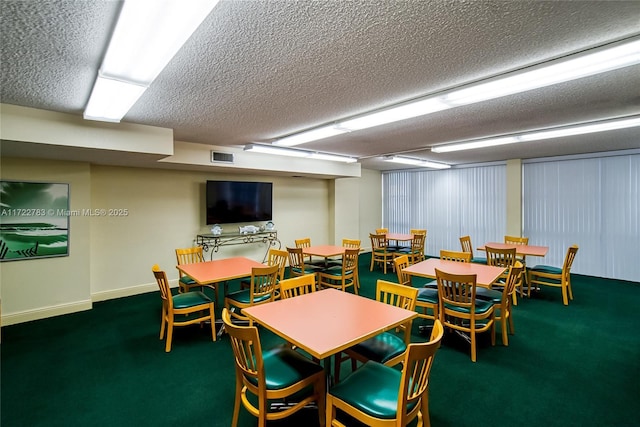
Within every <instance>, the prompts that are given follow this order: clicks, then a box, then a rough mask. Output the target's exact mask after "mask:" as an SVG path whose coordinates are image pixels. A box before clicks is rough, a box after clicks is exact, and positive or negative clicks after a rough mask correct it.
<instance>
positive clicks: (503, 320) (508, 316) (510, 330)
mask: <svg viewBox="0 0 640 427" xmlns="http://www.w3.org/2000/svg"><path fill="white" fill-rule="evenodd" d="M523 271H524V266H523V265H522V263H521V262H520V261H516V262H515V264H514V265H513V266H512V267H511V268H509V274H508V275H507V280H506V281H505V285H504V287H503V288H502V291H498V290H496V289H486V288H481V287H479V288H477V289H476V298H478V299H483V300H488V301H491V302H492V303H493V306H494V310H495V316H494V320H495V321H496V322H500V326H501V331H502V344H503V345H504V346H508V345H509V334H510V335H513V334H514V333H515V327H514V326H513V309H512V300H513V297H512V294H513V293H514V292H515V291H516V286H517V284H518V283H521V282H522V275H523Z"/></svg>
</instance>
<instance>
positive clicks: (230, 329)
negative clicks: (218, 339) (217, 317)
mask: <svg viewBox="0 0 640 427" xmlns="http://www.w3.org/2000/svg"><path fill="white" fill-rule="evenodd" d="M222 321H223V322H224V328H225V331H226V332H227V333H228V335H229V338H230V340H231V348H232V349H233V356H234V359H235V363H236V369H238V370H240V371H241V372H242V375H243V376H245V377H248V378H251V377H253V378H255V379H256V380H257V382H258V383H259V384H264V382H265V379H264V369H263V366H264V365H263V360H262V347H261V345H260V338H259V336H258V328H256V327H255V326H237V325H234V324H233V322H232V321H231V315H230V314H229V310H227V309H226V308H224V309H222Z"/></svg>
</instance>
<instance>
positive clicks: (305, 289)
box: [280, 274, 316, 299]
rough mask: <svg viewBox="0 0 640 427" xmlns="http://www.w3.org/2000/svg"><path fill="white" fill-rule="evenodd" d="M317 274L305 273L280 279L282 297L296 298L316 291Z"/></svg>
mask: <svg viewBox="0 0 640 427" xmlns="http://www.w3.org/2000/svg"><path fill="white" fill-rule="evenodd" d="M315 290H316V275H315V274H305V275H304V276H297V277H291V278H289V279H284V280H281V281H280V297H281V298H282V299H285V298H294V297H297V296H300V295H304V294H308V293H310V292H315Z"/></svg>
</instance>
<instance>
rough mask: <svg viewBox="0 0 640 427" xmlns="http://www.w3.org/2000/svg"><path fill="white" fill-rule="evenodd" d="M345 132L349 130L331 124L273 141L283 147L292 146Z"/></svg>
mask: <svg viewBox="0 0 640 427" xmlns="http://www.w3.org/2000/svg"><path fill="white" fill-rule="evenodd" d="M345 132H348V130H347V129H341V128H338V127H336V126H335V125H329V126H323V127H320V128H316V129H311V130H308V131H304V132H300V133H296V134H293V135H291V136H285V137H284V138H280V139H278V140H277V141H273V144H274V145H279V146H281V147H292V146H294V145H299V144H304V143H305V142H309V141H317V140H319V139H324V138H329V137H330V136H335V135H340V134H341V133H345Z"/></svg>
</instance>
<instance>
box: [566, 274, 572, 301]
mask: <svg viewBox="0 0 640 427" xmlns="http://www.w3.org/2000/svg"><path fill="white" fill-rule="evenodd" d="M567 288H568V289H569V299H570V300H572V299H573V291H572V290H571V278H569V279H567Z"/></svg>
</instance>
